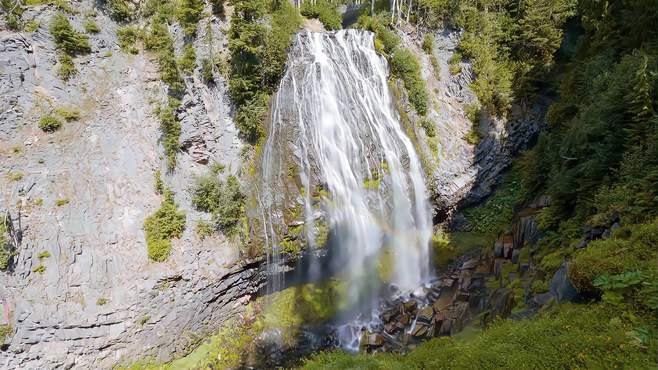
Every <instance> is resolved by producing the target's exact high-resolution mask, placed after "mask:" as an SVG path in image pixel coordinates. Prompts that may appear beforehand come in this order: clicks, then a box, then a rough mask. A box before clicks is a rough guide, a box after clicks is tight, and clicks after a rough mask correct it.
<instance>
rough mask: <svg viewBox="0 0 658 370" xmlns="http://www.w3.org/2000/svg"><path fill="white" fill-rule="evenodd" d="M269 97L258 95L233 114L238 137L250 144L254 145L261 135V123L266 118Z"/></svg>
mask: <svg viewBox="0 0 658 370" xmlns="http://www.w3.org/2000/svg"><path fill="white" fill-rule="evenodd" d="M268 101H269V96H267V94H262V93H261V94H258V95H256V96H254V98H253V99H251V100H249V101H248V102H246V104H244V105H242V106H240V107H239V108H238V110H237V112H236V114H235V125H236V126H237V128H238V130H239V131H240V135H241V136H242V137H243V138H244V139H245V140H247V141H249V142H250V143H255V142H257V141H258V139H259V138H260V137H261V136H262V135H263V130H264V128H263V122H264V121H265V119H266V118H267V111H268V107H267V104H268Z"/></svg>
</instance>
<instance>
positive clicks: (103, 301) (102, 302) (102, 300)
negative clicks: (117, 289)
mask: <svg viewBox="0 0 658 370" xmlns="http://www.w3.org/2000/svg"><path fill="white" fill-rule="evenodd" d="M107 302H109V301H108V300H107V298H105V297H100V298H98V299H97V300H96V305H98V306H104V305H106V304H107Z"/></svg>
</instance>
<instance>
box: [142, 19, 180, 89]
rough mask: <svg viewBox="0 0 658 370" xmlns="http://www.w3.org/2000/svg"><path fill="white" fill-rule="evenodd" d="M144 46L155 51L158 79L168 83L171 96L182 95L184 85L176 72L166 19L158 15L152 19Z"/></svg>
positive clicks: (172, 43)
mask: <svg viewBox="0 0 658 370" xmlns="http://www.w3.org/2000/svg"><path fill="white" fill-rule="evenodd" d="M144 46H145V47H146V49H148V50H151V51H153V52H155V53H156V55H157V57H158V67H159V72H160V79H162V81H163V82H164V83H166V84H167V85H169V93H170V94H171V95H172V96H180V95H182V94H183V92H184V91H185V86H184V85H183V80H182V79H181V77H180V74H179V73H178V66H177V65H176V53H175V51H174V41H173V39H172V38H171V35H170V34H169V28H168V27H167V23H166V19H164V18H163V17H160V16H157V17H155V18H153V19H152V21H151V26H150V27H149V32H147V34H146V36H145V37H144Z"/></svg>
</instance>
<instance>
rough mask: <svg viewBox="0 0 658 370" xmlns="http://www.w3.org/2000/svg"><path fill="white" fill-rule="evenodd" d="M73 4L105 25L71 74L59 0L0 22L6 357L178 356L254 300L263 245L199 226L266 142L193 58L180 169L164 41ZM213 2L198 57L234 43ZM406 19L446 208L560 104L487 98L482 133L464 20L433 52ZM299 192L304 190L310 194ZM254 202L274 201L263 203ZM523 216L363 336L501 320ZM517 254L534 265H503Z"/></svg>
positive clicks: (25, 365)
mask: <svg viewBox="0 0 658 370" xmlns="http://www.w3.org/2000/svg"><path fill="white" fill-rule="evenodd" d="M70 6H72V7H73V8H75V9H76V11H72V12H68V13H67V15H66V17H67V18H68V19H69V20H70V22H71V24H72V26H73V28H75V29H77V30H83V29H84V28H85V22H86V21H88V20H89V19H93V21H94V22H95V23H96V24H97V25H98V28H99V29H100V30H99V32H97V33H90V34H89V35H88V37H89V40H90V44H91V53H90V54H87V55H80V56H77V57H76V58H75V64H76V66H77V68H78V72H77V74H76V75H75V76H73V77H72V78H71V79H70V80H68V81H62V79H61V78H59V77H58V76H57V73H56V65H58V62H57V60H58V51H57V46H56V44H55V41H54V39H53V36H52V35H51V33H50V32H49V29H48V25H49V23H50V22H51V18H52V17H53V16H54V14H55V13H57V12H60V11H61V9H60V8H58V5H56V4H38V5H34V6H29V7H27V10H26V12H25V13H24V14H23V16H22V17H23V19H25V20H26V21H30V22H34V23H33V24H36V28H35V29H34V30H33V31H25V30H23V31H20V32H17V31H13V30H10V29H8V27H7V26H6V25H5V24H0V72H1V75H0V94H1V95H2V97H3V98H2V101H1V102H0V172H2V177H1V178H0V185H1V190H0V210H2V214H3V215H5V216H4V217H5V224H6V225H7V232H6V234H7V236H8V237H7V238H6V239H7V241H6V245H5V246H4V248H5V249H6V250H9V251H10V252H11V256H10V257H9V261H8V265H7V267H6V268H5V269H3V271H1V272H0V300H1V301H2V303H3V304H2V307H3V316H2V324H3V325H5V326H6V327H8V328H10V334H9V335H7V336H6V337H5V338H4V344H3V346H2V351H1V352H0V364H2V365H3V366H4V367H6V368H22V369H42V368H112V367H114V366H117V365H126V364H129V363H131V362H134V361H135V360H136V359H140V358H151V359H153V360H154V361H156V362H166V361H169V360H171V359H173V358H177V357H180V356H182V355H184V354H186V353H188V352H189V351H190V349H191V348H193V347H194V346H195V345H197V344H198V343H199V342H200V341H201V339H202V338H204V337H207V336H209V335H211V334H213V333H215V332H216V330H217V329H218V328H220V327H221V326H222V324H223V323H224V322H226V321H227V320H229V319H232V318H238V317H241V315H242V314H244V312H245V310H246V308H247V307H248V304H249V303H250V302H252V301H253V300H254V299H255V298H256V296H257V295H258V294H259V292H262V291H263V287H264V286H265V285H266V284H267V280H268V271H267V266H266V260H267V259H266V257H265V256H264V255H260V256H255V257H254V258H251V256H248V255H247V254H248V253H245V252H244V251H243V250H242V249H241V247H242V245H241V242H240V241H237V240H236V239H235V238H233V237H231V236H230V235H225V234H224V233H222V232H216V233H214V234H212V235H210V236H207V237H201V236H200V235H198V233H196V232H195V228H194V227H193V226H194V225H196V224H198V223H199V222H200V221H209V220H210V218H211V216H210V215H209V214H207V213H204V212H200V211H199V210H198V209H197V208H195V206H194V205H193V204H192V203H193V201H192V197H193V195H192V191H191V186H192V184H193V183H194V182H195V181H196V179H197V178H199V177H200V176H202V175H204V174H206V173H207V172H208V171H209V168H210V167H212V166H213V165H216V164H221V165H222V167H223V168H224V170H223V172H221V173H219V174H216V175H217V176H218V177H220V178H222V179H226V178H227V177H229V176H236V177H237V178H238V179H239V181H240V184H241V187H242V188H243V189H245V193H249V189H250V188H251V186H252V179H253V177H251V176H252V174H250V171H251V170H250V166H252V164H251V163H252V161H254V158H256V157H257V156H258V153H257V151H256V150H255V149H253V148H251V147H250V146H249V144H248V143H247V141H246V140H244V138H243V137H241V136H240V135H239V130H238V128H237V127H236V124H235V122H234V118H235V110H234V104H233V102H232V99H231V97H230V96H229V92H228V82H227V80H226V77H225V76H224V75H223V74H222V73H221V71H213V73H212V75H211V77H212V81H210V82H208V81H204V78H205V77H204V76H202V74H203V71H202V68H201V67H195V68H194V71H193V72H192V73H191V74H190V75H188V76H186V77H185V78H184V85H185V92H184V94H183V95H182V97H181V99H180V100H181V103H180V106H179V107H178V108H177V109H176V110H175V115H176V117H177V119H178V121H179V122H180V129H181V132H180V137H179V142H180V150H179V151H178V152H177V153H176V155H175V156H176V161H177V166H176V169H175V170H174V171H167V168H166V158H165V157H166V154H165V152H164V149H163V144H162V140H161V133H160V132H159V124H160V123H159V118H158V114H157V112H156V109H155V106H156V104H157V103H158V102H159V103H162V102H165V101H167V99H168V97H167V86H166V85H165V84H164V83H163V82H162V81H161V78H160V77H159V73H158V72H159V71H158V68H159V67H158V64H157V62H156V61H155V57H154V56H153V55H152V54H151V53H150V52H149V51H147V50H143V49H141V48H140V50H138V52H137V53H131V52H128V51H126V50H125V48H122V47H121V45H120V44H121V41H120V40H119V39H118V37H117V30H118V29H119V28H121V27H122V24H121V23H120V22H118V21H116V20H113V19H112V18H111V17H110V16H109V14H108V11H107V9H106V8H105V7H102V6H101V7H99V6H98V5H97V4H96V3H95V2H91V1H80V2H77V1H76V2H71V3H70ZM211 8H212V4H205V5H204V11H205V12H206V13H208V14H210V15H208V16H207V17H204V18H203V19H202V20H200V21H199V24H198V25H197V26H196V27H197V30H198V31H197V35H196V36H195V37H194V38H193V41H192V43H193V44H194V48H195V50H196V53H197V54H196V57H195V59H196V61H197V62H198V63H197V64H199V65H201V60H202V59H203V58H204V57H206V56H208V55H211V54H213V53H214V54H222V53H225V52H227V50H228V40H227V29H228V28H229V27H230V14H231V12H232V11H233V9H232V7H231V6H226V13H227V15H226V16H224V17H221V16H217V15H213V14H212V11H211ZM2 22H4V21H2ZM208 30H210V31H208ZM169 32H170V33H171V34H172V36H173V41H174V47H175V50H176V52H177V53H179V54H180V53H181V51H182V50H183V45H184V42H185V40H187V39H189V36H188V35H186V34H185V32H184V30H183V28H182V27H181V26H180V25H179V24H177V23H172V24H171V25H169ZM395 32H396V33H397V35H398V37H399V38H400V39H401V43H402V45H404V47H406V48H408V49H409V50H411V51H412V52H413V53H414V55H415V56H416V57H417V58H418V61H419V62H420V66H421V74H422V77H423V79H424V80H426V81H427V85H428V89H429V90H430V91H431V96H432V102H433V104H430V107H429V112H428V113H427V117H428V118H429V119H431V121H432V122H433V124H434V125H435V127H434V128H435V131H436V133H435V135H433V136H431V137H430V136H428V135H427V131H426V130H424V129H423V128H422V127H421V125H420V121H421V117H420V115H418V114H417V113H416V112H415V110H414V109H413V108H412V104H411V103H410V101H409V97H408V96H407V93H406V92H405V89H404V88H403V84H402V83H401V81H400V80H396V79H391V81H390V84H391V85H392V86H394V87H395V86H397V91H398V92H399V94H397V95H396V97H395V99H396V101H397V107H398V110H399V112H400V115H401V116H403V117H406V118H402V125H403V129H404V130H405V132H406V133H407V135H408V136H409V137H410V139H411V141H412V142H413V145H414V148H415V150H416V151H417V152H418V154H419V156H420V158H421V161H422V164H423V171H424V173H425V176H426V179H425V184H426V186H427V188H428V191H429V194H430V197H429V198H430V201H431V208H432V214H433V216H434V217H433V218H434V221H435V222H434V223H435V224H438V223H440V222H443V221H445V220H448V219H450V217H448V216H451V215H452V214H453V213H454V212H455V211H456V210H457V208H458V206H460V205H468V204H477V203H478V202H480V201H482V200H483V199H485V198H486V197H487V196H488V195H489V194H490V193H491V192H492V190H493V189H494V188H495V186H496V184H498V183H499V181H500V179H501V174H502V173H503V171H504V170H505V169H506V168H507V167H508V166H509V165H510V164H511V161H512V157H513V156H514V155H515V154H516V153H517V152H518V151H520V150H522V149H525V148H527V147H528V146H529V145H530V143H531V142H532V140H533V139H534V137H535V136H536V135H537V134H538V133H539V131H540V130H541V129H542V123H541V122H542V120H543V114H544V111H545V107H544V105H546V104H544V103H542V104H535V105H533V106H521V105H515V106H513V107H512V109H511V114H510V116H509V117H508V118H506V119H501V118H490V117H488V116H487V115H486V114H484V113H483V114H481V115H479V116H478V117H477V119H476V122H475V124H476V127H475V130H476V131H478V132H479V135H480V136H481V139H480V140H479V142H477V143H472V142H469V141H468V140H466V139H465V136H467V134H468V132H469V131H471V130H472V129H473V122H472V121H471V119H470V118H469V117H468V114H467V107H468V106H469V105H471V104H474V103H476V99H477V98H476V97H475V94H474V93H473V92H472V91H471V88H470V87H469V85H470V84H471V82H472V80H473V78H474V76H473V71H472V68H471V65H470V63H469V62H468V61H466V60H465V61H461V62H460V63H459V65H460V67H461V68H460V71H459V73H456V74H453V73H451V72H450V59H451V57H452V56H453V54H454V53H455V52H456V50H457V48H458V42H459V39H460V37H461V32H460V31H456V30H451V29H445V30H442V31H441V32H435V33H432V34H431V35H432V37H433V39H434V45H435V47H434V49H433V51H432V53H431V55H428V54H427V53H424V52H423V50H422V49H421V47H420V44H421V42H422V40H421V33H422V34H425V33H424V32H419V30H418V29H417V28H413V27H410V26H407V27H405V26H400V27H397V28H395ZM208 35H212V40H210V41H208V39H207V38H208V37H209V36H208ZM432 58H435V59H436V60H437V61H438V66H439V67H438V68H435V67H434V66H433V62H432ZM437 72H438V73H437ZM62 108H63V109H69V110H76V111H77V112H78V117H77V118H75V119H72V120H70V121H69V120H65V121H66V122H65V123H64V125H63V127H62V128H61V129H60V130H58V131H56V132H54V133H48V132H44V131H43V130H41V129H39V126H38V122H39V120H40V118H42V116H44V115H46V114H50V113H52V112H56V111H57V110H58V109H62ZM156 171H161V172H162V174H163V175H162V181H163V182H164V183H165V185H166V187H167V188H169V189H171V191H172V192H173V194H174V195H173V197H174V200H175V203H176V204H177V205H178V207H179V208H180V209H181V210H182V211H183V212H184V213H185V219H186V225H187V226H186V227H185V229H184V231H183V232H182V233H181V235H180V237H179V238H174V239H173V242H172V244H173V247H172V251H171V254H170V256H169V257H168V259H167V260H166V261H164V262H154V261H152V260H150V259H149V257H148V255H147V245H146V239H145V232H144V230H143V222H144V219H145V218H147V217H148V215H149V214H150V213H152V212H154V211H155V210H156V209H157V206H158V204H159V203H160V200H161V198H162V196H161V195H159V194H158V193H157V191H156V190H155V189H154V173H156ZM273 190H274V191H276V190H277V189H273ZM296 191H297V192H299V193H300V194H301V191H300V189H299V188H297V189H296ZM288 195H289V197H290V199H292V200H293V202H297V201H298V199H297V196H298V195H299V194H294V193H293V194H288ZM248 207H251V208H252V209H250V211H252V212H254V209H255V211H256V212H255V213H256V214H258V212H257V211H258V206H253V205H249V206H248ZM537 208H538V207H537ZM519 217H522V218H523V217H525V216H519ZM523 220H524V221H519V223H518V224H516V225H515V226H514V227H515V230H514V233H513V234H512V235H505V236H502V237H501V239H500V240H499V241H497V242H496V244H495V245H493V246H492V251H493V253H492V254H487V253H485V252H482V254H480V252H479V251H477V252H471V253H470V254H466V255H464V256H461V257H459V258H458V259H457V262H454V263H453V264H452V265H451V266H450V267H447V268H445V270H443V271H439V273H438V274H437V277H436V278H435V280H434V281H433V282H431V283H430V284H429V287H426V288H425V289H426V291H425V292H424V294H423V295H422V296H421V297H419V299H417V300H415V299H414V300H409V301H406V302H401V301H391V302H388V303H387V305H388V306H387V309H386V310H385V311H383V313H382V314H381V316H380V318H381V319H382V328H381V330H379V331H370V332H367V333H366V332H364V333H363V335H364V337H363V339H362V340H361V343H362V344H363V346H364V349H366V350H368V351H381V350H393V349H395V350H399V349H401V348H409V345H410V344H414V342H416V341H419V340H420V339H421V338H422V339H426V338H430V337H434V336H439V335H448V334H454V333H456V332H458V331H460V330H461V329H462V328H463V327H464V326H465V325H466V324H467V323H468V322H469V320H470V319H471V318H473V317H475V316H477V315H478V314H480V313H481V312H485V313H486V316H487V317H488V318H487V319H486V320H490V319H491V318H493V317H495V316H502V317H506V316H509V315H510V314H511V311H512V307H513V306H515V304H516V303H515V300H514V299H516V300H518V295H517V297H516V298H514V295H515V294H516V292H514V291H513V290H509V288H500V287H499V288H493V289H487V288H486V284H487V281H488V280H490V279H491V276H494V277H495V278H497V279H507V280H508V281H512V280H517V279H516V276H514V275H513V277H512V278H510V277H509V274H519V275H518V276H521V275H523V276H525V277H527V276H530V275H527V274H528V273H529V272H528V271H532V264H530V263H529V262H527V261H526V260H525V259H524V258H521V257H520V256H521V253H522V252H521V248H522V246H524V245H525V244H527V243H526V242H527V241H529V240H532V239H533V238H534V235H535V233H537V231H536V226H533V225H534V224H533V221H531V220H530V219H529V218H523ZM293 221H298V220H293ZM610 227H612V226H610ZM435 228H436V227H435ZM593 234H596V232H593ZM593 234H592V235H593ZM598 236H599V234H597V236H596V237H598ZM259 238H260V237H259ZM589 238H590V239H592V238H594V236H592V237H589ZM256 239H257V240H258V238H256ZM510 239H511V242H510ZM586 240H589V239H587V237H586ZM482 246H483V247H486V246H487V245H482ZM519 261H520V262H519ZM510 264H516V265H517V270H518V271H508V270H509V268H507V269H506V268H505V267H504V266H505V265H510ZM503 271H505V273H503ZM504 274H507V276H506V277H504V276H503V275H504ZM530 280H531V279H529V278H528V280H527V281H530ZM524 282H525V280H524ZM551 294H552V295H553V296H557V297H560V294H561V293H559V292H558V291H555V293H552V292H551ZM548 298H552V296H551V297H548V296H540V295H534V296H532V297H531V299H533V300H536V301H538V302H539V301H540V302H546V301H548ZM541 304H543V303H541Z"/></svg>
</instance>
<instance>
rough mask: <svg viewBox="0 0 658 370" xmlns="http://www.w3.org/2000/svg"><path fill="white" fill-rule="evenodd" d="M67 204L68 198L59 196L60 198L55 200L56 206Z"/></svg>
mask: <svg viewBox="0 0 658 370" xmlns="http://www.w3.org/2000/svg"><path fill="white" fill-rule="evenodd" d="M67 204H69V200H68V198H60V199H57V200H55V205H56V206H57V207H61V206H64V205H67Z"/></svg>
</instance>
